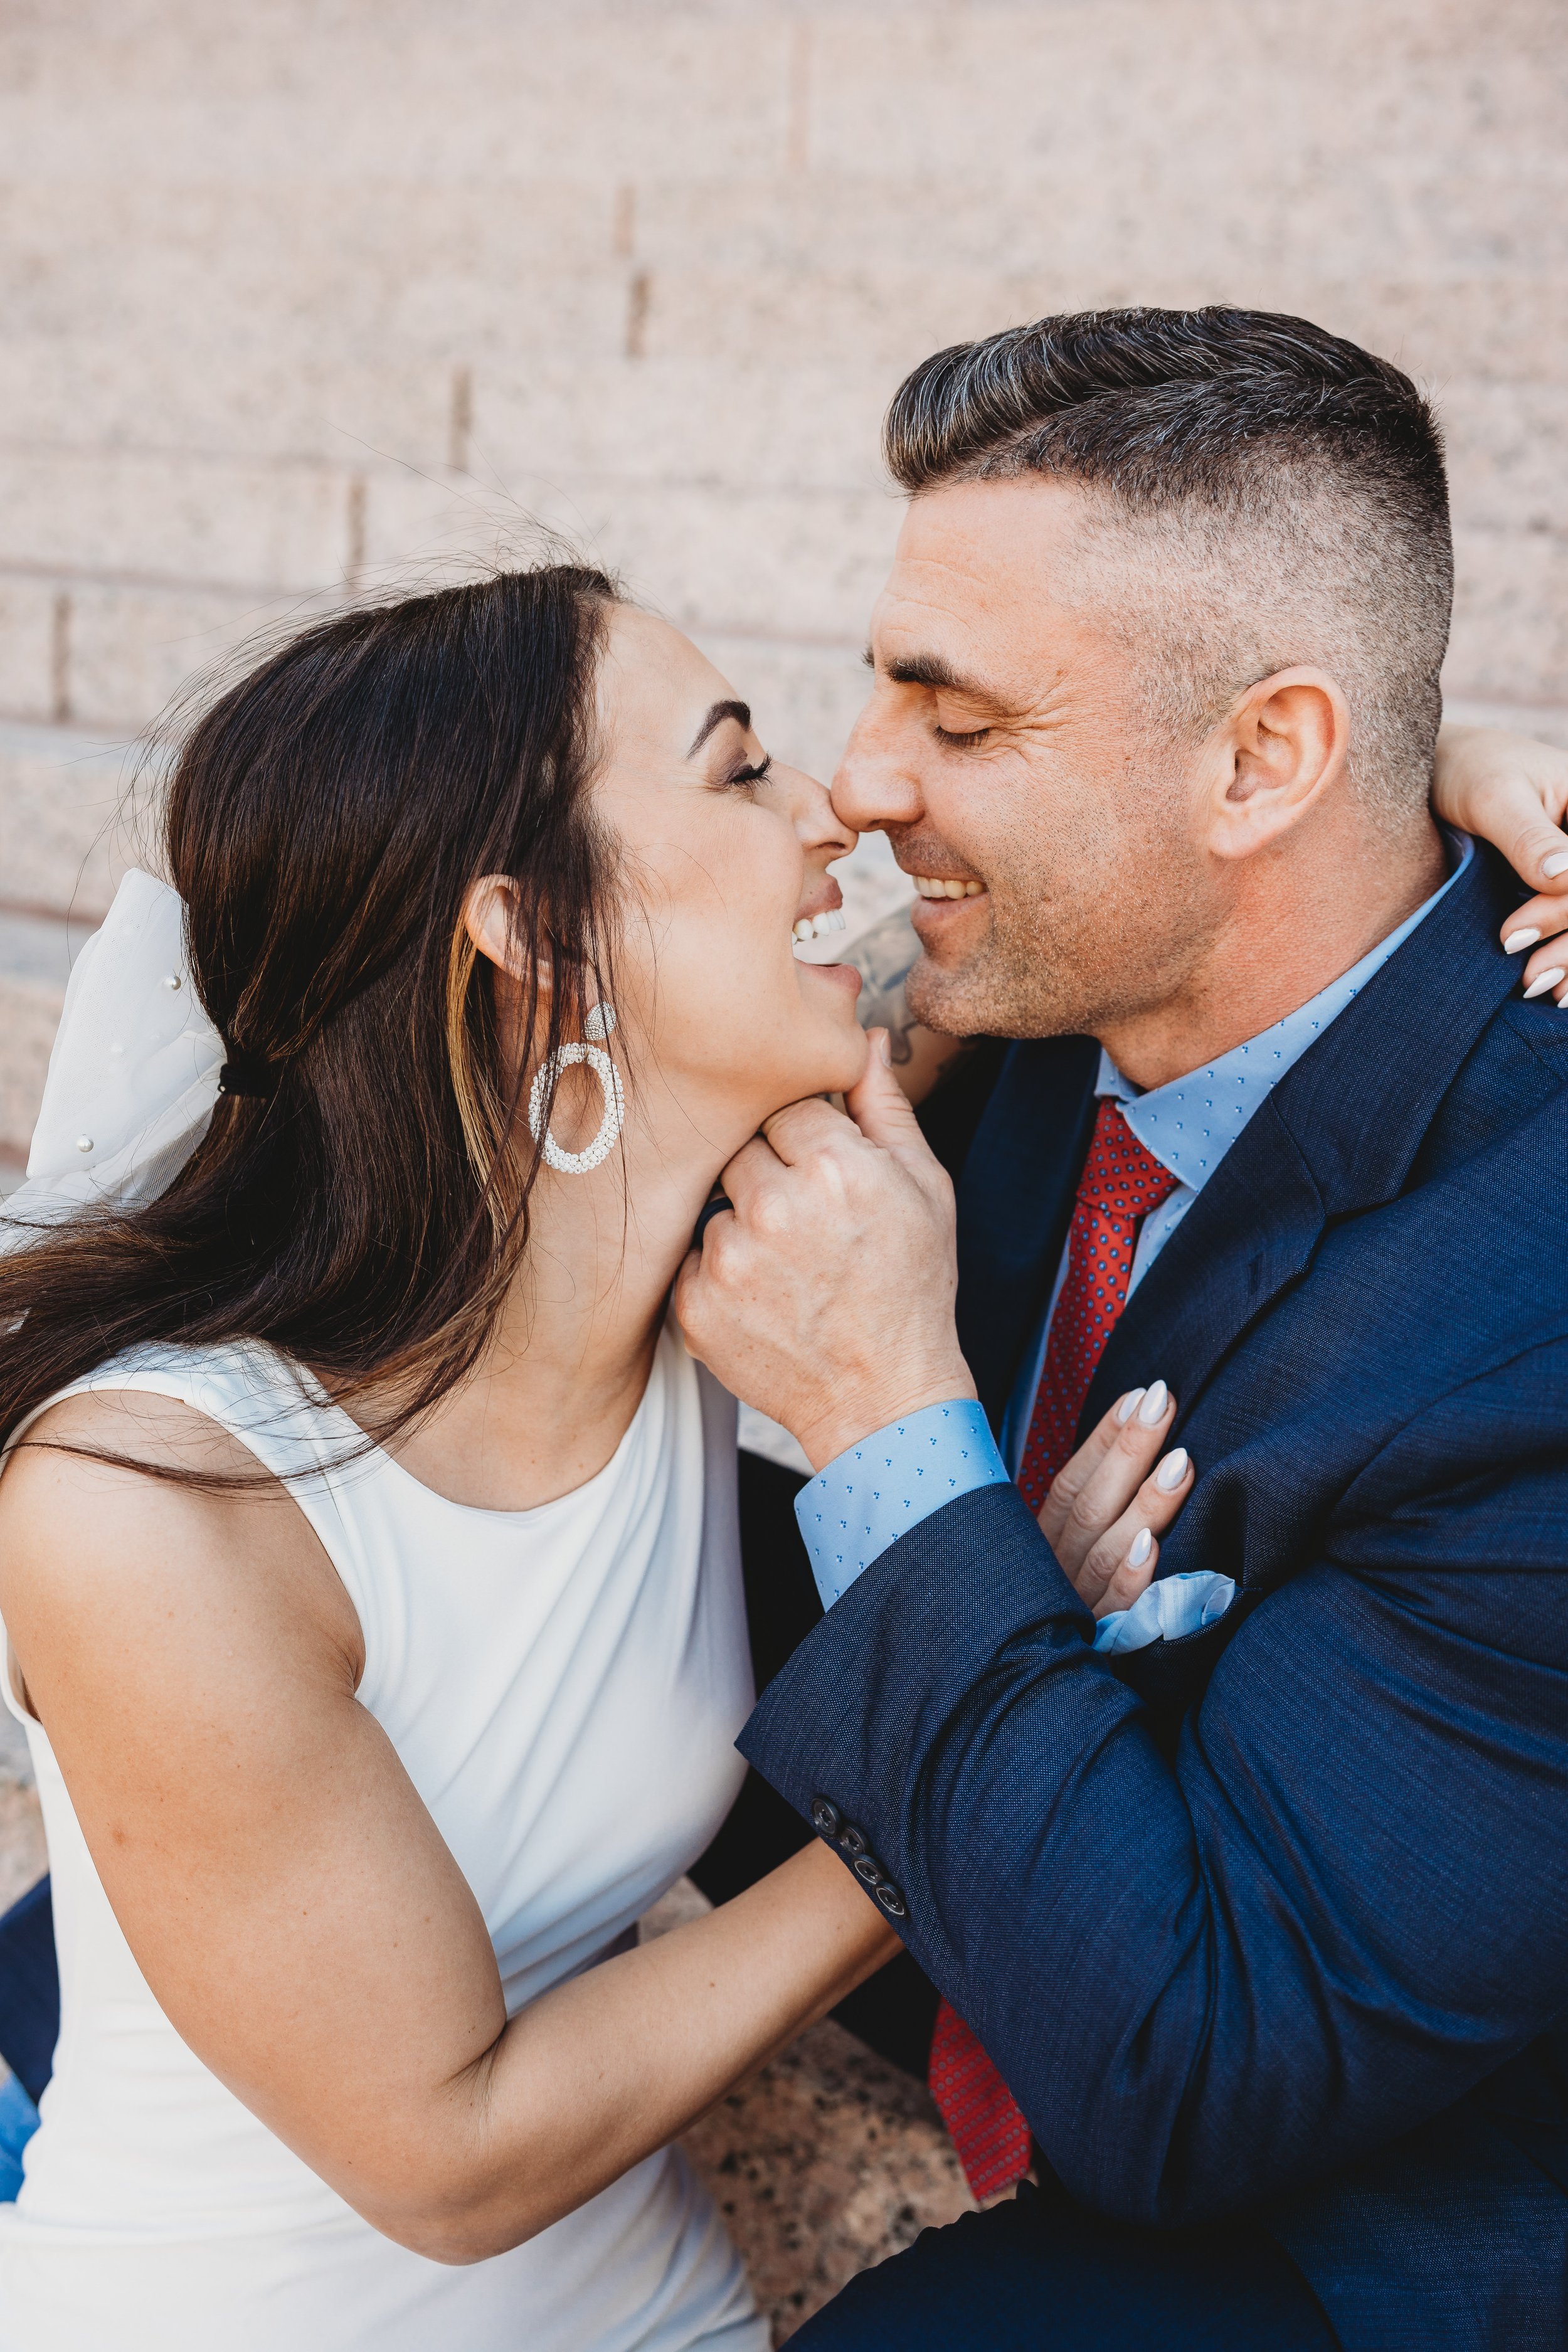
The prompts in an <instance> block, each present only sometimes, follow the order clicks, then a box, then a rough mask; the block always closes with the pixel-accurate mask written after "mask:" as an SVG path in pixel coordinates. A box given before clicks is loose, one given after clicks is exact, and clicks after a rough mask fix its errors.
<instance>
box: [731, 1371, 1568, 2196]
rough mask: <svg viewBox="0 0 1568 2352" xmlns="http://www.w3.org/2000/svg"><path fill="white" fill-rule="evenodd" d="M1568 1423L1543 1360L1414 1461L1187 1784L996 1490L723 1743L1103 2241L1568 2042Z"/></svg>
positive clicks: (1261, 1632)
mask: <svg viewBox="0 0 1568 2352" xmlns="http://www.w3.org/2000/svg"><path fill="white" fill-rule="evenodd" d="M1565 1396H1568V1344H1565V1343H1563V1341H1560V1340H1558V1341H1553V1342H1552V1343H1551V1344H1550V1345H1548V1346H1545V1347H1542V1348H1540V1349H1534V1350H1531V1351H1530V1352H1528V1353H1526V1354H1523V1355H1521V1357H1519V1358H1518V1359H1516V1360H1514V1361H1513V1362H1511V1363H1510V1364H1508V1365H1506V1366H1503V1367H1501V1368H1500V1369H1498V1370H1493V1371H1491V1372H1489V1374H1487V1376H1486V1377H1485V1378H1483V1379H1480V1380H1477V1381H1471V1382H1469V1383H1468V1384H1467V1385H1466V1386H1465V1387H1464V1388H1463V1389H1461V1390H1460V1391H1457V1392H1456V1393H1455V1394H1453V1395H1451V1396H1449V1397H1447V1398H1445V1399H1444V1400H1442V1401H1441V1402H1439V1403H1438V1404H1436V1405H1435V1406H1433V1407H1431V1408H1429V1409H1428V1410H1427V1411H1426V1412H1424V1413H1423V1414H1422V1415H1420V1416H1419V1417H1418V1418H1417V1419H1416V1420H1415V1422H1414V1423H1411V1424H1409V1425H1408V1426H1407V1427H1406V1428H1405V1430H1404V1431H1402V1432H1401V1433H1400V1434H1399V1436H1398V1437H1397V1439H1396V1440H1395V1441H1394V1444H1392V1445H1390V1446H1389V1447H1387V1448H1386V1449H1385V1450H1384V1453H1383V1454H1381V1455H1379V1456H1378V1457H1377V1458H1376V1459H1375V1460H1374V1461H1373V1463H1372V1465H1370V1466H1369V1467H1368V1468H1367V1469H1366V1470H1364V1471H1363V1473H1362V1475H1360V1476H1359V1477H1358V1478H1357V1480H1356V1481H1355V1484H1354V1486H1352V1489H1351V1491H1350V1493H1349V1494H1348V1495H1347V1496H1345V1497H1344V1498H1343V1500H1342V1503H1341V1505H1340V1507H1338V1509H1337V1510H1336V1512H1335V1513H1334V1515H1333V1517H1332V1520H1331V1525H1330V1527H1329V1528H1328V1530H1327V1531H1326V1533H1325V1536H1324V1538H1323V1540H1322V1543H1321V1548H1320V1549H1319V1550H1318V1552H1317V1554H1316V1556H1314V1557H1313V1558H1311V1559H1310V1560H1309V1561H1308V1562H1307V1563H1306V1564H1305V1565H1304V1566H1303V1567H1302V1568H1301V1569H1300V1570H1299V1571H1298V1572H1297V1573H1296V1574H1295V1575H1294V1576H1292V1577H1291V1579H1290V1580H1289V1582H1287V1583H1284V1584H1282V1585H1280V1586H1279V1588H1278V1589H1277V1590H1275V1591H1273V1592H1271V1593H1269V1594H1268V1596H1267V1597H1266V1598H1264V1599H1263V1600H1261V1601H1260V1602H1258V1605H1256V1606H1255V1607H1254V1608H1253V1610H1252V1613H1251V1614H1250V1616H1249V1617H1247V1620H1246V1622H1243V1623H1241V1624H1240V1625H1239V1627H1238V1629H1237V1632H1236V1633H1235V1634H1234V1637H1233V1638H1232V1639H1231V1640H1230V1642H1229V1643H1228V1646H1227V1647H1226V1649H1225V1651H1224V1653H1223V1654H1222V1655H1221V1657H1220V1658H1219V1661H1218V1663H1217V1664H1216V1666H1215V1671H1214V1673H1213V1675H1212V1677H1211V1679H1210V1681H1209V1684H1208V1687H1207V1690H1206V1693H1205V1696H1204V1699H1203V1702H1202V1705H1201V1706H1200V1707H1198V1708H1197V1709H1196V1710H1195V1711H1194V1713H1193V1714H1192V1715H1190V1716H1189V1717H1188V1718H1187V1720H1186V1722H1185V1724H1184V1728H1183V1731H1182V1736H1181V1739H1180V1743H1179V1746H1178V1748H1177V1750H1176V1753H1175V1759H1174V1761H1173V1762H1172V1761H1169V1760H1167V1757H1166V1756H1165V1755H1163V1754H1162V1752H1161V1749H1160V1748H1159V1747H1158V1746H1157V1745H1156V1743H1155V1741H1154V1739H1153V1738H1152V1735H1151V1731H1150V1727H1149V1724H1148V1721H1147V1719H1146V1717H1145V1716H1144V1713H1143V1709H1142V1705H1141V1703H1140V1701H1139V1700H1138V1698H1137V1697H1136V1696H1134V1694H1133V1693H1132V1692H1131V1690H1130V1689H1128V1688H1127V1687H1126V1686H1125V1685H1123V1684H1122V1683H1121V1682H1119V1681H1118V1680H1117V1679H1116V1678H1115V1676H1114V1675H1113V1674H1112V1672H1111V1671H1110V1669H1109V1668H1108V1666H1107V1665H1106V1664H1104V1662H1103V1661H1102V1660H1101V1659H1100V1658H1099V1657H1097V1656H1096V1655H1095V1654H1094V1652H1093V1651H1092V1649H1091V1648H1090V1647H1089V1640H1090V1636H1091V1634H1092V1625H1091V1622H1090V1620H1089V1617H1088V1616H1087V1614H1086V1612H1084V1611H1083V1609H1082V1608H1081V1606H1080V1605H1079V1601H1078V1600H1077V1598H1076V1596H1075V1595H1074V1593H1073V1591H1072V1590H1071V1587H1070V1586H1069V1585H1068V1581H1067V1579H1066V1578H1065V1576H1064V1575H1063V1574H1062V1571H1061V1570H1060V1569H1059V1568H1058V1565H1057V1562H1056V1560H1055V1559H1054V1558H1053V1557H1052V1554H1051V1552H1050V1550H1049V1549H1048V1547H1047V1544H1046V1542H1045V1539H1044V1538H1043V1537H1042V1536H1041V1534H1040V1532H1039V1529H1038V1528H1037V1525H1036V1523H1035V1521H1034V1519H1033V1518H1032V1517H1031V1516H1030V1514H1029V1512H1028V1511H1027V1509H1026V1507H1025V1506H1024V1504H1023V1503H1022V1501H1021V1500H1020V1498H1019V1496H1017V1494H1016V1490H1014V1489H1013V1488H1011V1487H1003V1486H992V1487H988V1488H986V1489H984V1491H982V1492H979V1493H975V1494H972V1495H969V1496H964V1497H963V1498H962V1499H960V1500H957V1501H954V1502H952V1503H951V1504H949V1505H947V1506H946V1507H945V1508H943V1509H942V1510H941V1511H939V1512H938V1513H936V1514H935V1515H934V1516H933V1517H930V1518H928V1519H927V1520H925V1521H924V1522H923V1523H922V1524H921V1526H920V1527H919V1528H916V1529H914V1530H913V1531H912V1532H911V1533H910V1534H909V1535H908V1536H906V1537H904V1538H902V1539H901V1540H900V1541H899V1542H898V1543H896V1544H895V1545H894V1546H893V1547H892V1549H890V1550H889V1551H888V1552H886V1553H885V1554H884V1555H883V1556H882V1558H881V1559H879V1560H878V1561H876V1562H875V1563H874V1564H873V1565H872V1566H871V1567H870V1568H869V1569H868V1571H867V1572H866V1574H865V1575H863V1576H861V1577H860V1578H859V1579H858V1581H857V1582H856V1583H855V1584H854V1585H853V1586H852V1587H851V1588H850V1589H849V1591H847V1592H846V1593H845V1595H844V1597H843V1599H842V1600H840V1601H838V1602H837V1604H836V1606H835V1607H834V1608H833V1609H831V1610H830V1611H829V1612H828V1613H827V1615H826V1618H825V1619H824V1620H823V1622H821V1623H820V1624H819V1625H818V1626H817V1627H816V1630H815V1631H814V1632H813V1633H812V1634H811V1636H810V1638H809V1639H808V1640H807V1641H806V1642H805V1643H804V1644H803V1645H802V1647H801V1648H800V1650H798V1651H797V1652H796V1654H795V1657H794V1658H793V1659H792V1660H791V1662H790V1664H788V1665H787V1666H786V1667H785V1668H784V1672H783V1673H782V1674H780V1675H778V1677H777V1678H776V1680H775V1681H774V1682H773V1684H772V1685H770V1687H769V1689H768V1691H767V1693H766V1695H765V1696H764V1698H763V1702H762V1704H761V1705H760V1706H759V1707H758V1708H757V1710H756V1713H755V1714H754V1715H753V1716H752V1719H751V1721H750V1723H749V1724H748V1726H747V1727H746V1730H745V1732H744V1733H743V1735H742V1740H741V1746H742V1750H743V1751H744V1753H745V1754H746V1755H747V1756H748V1757H749V1758H750V1759H751V1761H752V1763H753V1764H754V1765H756V1767H757V1769H759V1770H760V1771H761V1772H763V1774H764V1775H765V1776H766V1777H767V1778H768V1779H769V1780H772V1781H773V1783H774V1785H775V1786H776V1787H777V1788H778V1789H779V1790H782V1791H783V1793H784V1795H785V1796H786V1797H788V1798H789V1799H790V1800H791V1801H792V1802H794V1803H795V1805H796V1806H797V1807H799V1808H800V1810H801V1811H805V1812H806V1813H807V1814H808V1815H809V1814H810V1813H811V1811H812V1807H813V1802H814V1801H817V1815H818V1820H817V1826H818V1827H819V1829H821V1828H822V1826H823V1823H824V1822H826V1823H828V1824H829V1826H830V1827H831V1825H832V1824H833V1822H835V1821H837V1820H840V1819H841V1820H842V1821H843V1822H847V1823H852V1824H854V1825H855V1826H856V1827H857V1828H858V1830H859V1831H860V1832H862V1836H863V1840H864V1843H865V1844H866V1845H867V1846H868V1848H869V1849H870V1855H871V1858H872V1860H873V1862H874V1863H875V1865H876V1868H877V1871H878V1872H879V1874H881V1876H882V1877H883V1878H884V1879H885V1880H886V1881H887V1882H888V1884H889V1885H890V1886H891V1887H892V1889H893V1891H894V1893H895V1895H897V1898H898V1903H899V1905H900V1906H901V1912H902V1916H899V1915H898V1912H897V1911H896V1910H895V1916H896V1917H897V1923H898V1926H899V1928H900V1933H901V1934H902V1935H903V1937H904V1938H905V1941H906V1942H907V1944H908V1945H909V1947H910V1949H911V1950H912V1951H913V1952H914V1954H915V1957H916V1958H918V1960H919V1961H920V1963H921V1967H922V1968H923V1969H925V1970H926V1971H927V1973H928V1974H929V1975H930V1976H931V1977H932V1978H933V1979H935V1981H936V1983H937V1984H938V1985H939V1986H940V1987H941V1989H942V1991H943V1992H944V1993H945V1994H946V1995H947V1996H948V1998H949V1999H950V2000H952V2003H953V2006H954V2007H955V2008H956V2009H957V2010H958V2011H959V2012H960V2014H961V2015H963V2017H964V2018H966V2019H967V2020H968V2021H969V2023H970V2024H971V2025H972V2026H973V2029H974V2031H975V2032H977V2033H978V2034H979V2036H980V2038H981V2040H982V2042H984V2045H985V2047H986V2049H987V2050H988V2051H989V2052H990V2053H991V2056H992V2057H993V2059H994V2061H995V2063H996V2064H997V2066H998V2067H999V2069H1000V2070H1001V2072H1002V2074H1003V2075H1004V2077H1005V2080H1006V2082H1007V2083H1008V2084H1009V2086H1010V2088H1011V2089H1012V2091H1013V2094H1014V2095H1015V2097H1016V2099H1017V2100H1018V2102H1019V2105H1021V2106H1022V2108H1023V2109H1024V2112H1025V2114H1026V2116H1027V2117H1028V2120H1029V2123H1030V2125H1031V2126H1032V2128H1033V2130H1034V2131H1035V2134H1036V2136H1037V2138H1038V2139H1039V2141H1040V2143H1041V2145H1042V2147H1044V2148H1045V2150H1046V2153H1047V2156H1048V2157H1049V2158H1050V2160H1051V2162H1052V2164H1053V2165H1054V2166H1055V2168H1056V2169H1057V2171H1058V2174H1059V2175H1060V2176H1061V2178H1062V2179H1063V2180H1064V2181H1065V2182H1066V2183H1067V2185H1068V2188H1069V2189H1071V2190H1072V2191H1073V2192H1074V2193H1075V2194H1076V2195H1078V2196H1079V2197H1080V2198H1081V2199H1083V2200H1085V2201H1086V2202H1088V2203H1089V2204H1090V2205H1092V2206H1093V2207H1095V2208H1097V2209H1098V2210H1102V2211H1104V2212H1107V2213H1110V2214H1115V2215H1118V2216H1121V2217H1124V2218H1127V2219H1131V2220H1135V2221H1145V2222H1162V2223H1172V2222H1185V2221H1200V2220H1204V2219H1208V2218H1213V2217H1215V2216H1218V2215H1221V2214H1223V2213H1225V2212H1226V2211H1227V2210H1233V2209H1236V2208H1238V2207H1241V2206H1244V2205H1253V2204H1256V2203H1257V2202H1258V2201H1259V2200H1262V2199H1264V2198H1266V2197H1268V2196H1269V2195H1270V2194H1273V2193H1276V2192H1279V2191H1281V2190H1283V2189H1289V2188H1290V2187H1292V2186H1294V2185H1295V2184H1297V2183H1298V2182H1300V2181H1302V2180H1304V2179H1309V2178H1310V2177H1313V2176H1316V2175H1318V2174H1321V2173H1323V2172H1326V2171H1328V2170H1330V2169H1331V2168H1334V2167H1336V2166H1338V2165H1340V2164H1342V2163H1343V2162H1345V2161H1348V2160H1349V2159H1350V2158H1352V2157H1354V2156H1356V2155H1358V2154H1360V2153H1362V2152H1363V2151H1364V2150H1366V2149H1368V2148H1370V2147H1375V2146H1376V2145H1378V2144H1379V2143H1381V2142H1383V2141H1384V2140H1387V2139H1390V2138H1392V2137H1394V2136H1395V2135H1397V2134H1398V2133H1400V2132H1402V2131H1404V2130H1405V2129H1407V2128H1409V2127H1410V2126H1413V2125H1414V2124H1415V2123H1417V2122H1419V2121H1420V2120H1422V2119H1423V2118H1425V2117H1426V2116H1432V2115H1435V2114H1436V2113H1437V2112H1439V2111H1440V2110H1441V2109H1443V2108H1444V2107H1446V2106H1447V2105H1450V2104H1451V2103H1452V2102H1453V2101H1454V2100H1456V2099H1457V2098H1458V2097H1459V2096H1461V2095H1462V2094H1463V2093H1464V2092H1465V2091H1466V2090H1467V2089H1468V2088H1469V2087H1470V2086H1471V2085H1472V2084H1475V2083H1476V2082H1477V2081H1479V2079H1480V2078H1481V2077H1482V2076H1484V2075H1486V2074H1489V2073H1490V2072H1491V2071H1492V2070H1493V2069H1494V2068H1495V2067H1497V2066H1498V2065H1499V2064H1500V2063H1502V2062H1503V2060H1505V2059H1506V2058H1507V2057H1509V2056H1510V2054H1511V2053H1514V2052H1515V2051H1517V2050H1519V2049H1520V2048H1521V2047H1522V2046H1523V2045H1524V2044H1525V2043H1526V2042H1529V2041H1531V2039H1532V2038H1533V2037H1534V2036H1535V2035H1536V2034H1537V2033H1538V2032H1540V2031H1542V2028H1544V2027H1545V2026H1546V2025H1547V2024H1549V2023H1550V2022H1551V2021H1552V2019H1553V2018H1554V2017H1556V2016H1557V2015H1558V2014H1559V2013H1560V2011H1562V2009H1563V2000H1564V1990H1563V1989H1564V1986H1565V1985H1568V1570H1565V1559H1568V1448H1565V1444H1564V1412H1563V1398H1564V1397H1565ZM862 1875H865V1871H864V1869H863V1870H862ZM888 1907H889V1908H890V1909H892V1908H894V1906H891V1905H889V1906H888Z"/></svg>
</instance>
